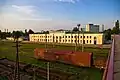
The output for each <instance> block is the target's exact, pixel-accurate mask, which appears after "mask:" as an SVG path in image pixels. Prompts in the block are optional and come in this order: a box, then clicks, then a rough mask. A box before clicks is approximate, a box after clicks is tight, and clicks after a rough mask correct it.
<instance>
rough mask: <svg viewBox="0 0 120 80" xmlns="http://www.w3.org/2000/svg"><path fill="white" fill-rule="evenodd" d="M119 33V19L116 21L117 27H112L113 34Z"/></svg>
mask: <svg viewBox="0 0 120 80" xmlns="http://www.w3.org/2000/svg"><path fill="white" fill-rule="evenodd" d="M119 33H120V29H119V20H117V21H116V22H115V27H113V29H112V34H119Z"/></svg>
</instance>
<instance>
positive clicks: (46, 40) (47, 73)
mask: <svg viewBox="0 0 120 80" xmlns="http://www.w3.org/2000/svg"><path fill="white" fill-rule="evenodd" d="M45 52H47V34H45ZM47 80H49V62H47Z"/></svg>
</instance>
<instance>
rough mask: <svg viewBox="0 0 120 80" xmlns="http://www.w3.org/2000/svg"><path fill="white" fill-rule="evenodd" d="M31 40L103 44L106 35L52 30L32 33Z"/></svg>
mask: <svg viewBox="0 0 120 80" xmlns="http://www.w3.org/2000/svg"><path fill="white" fill-rule="evenodd" d="M29 40H30V41H32V42H48V43H79V44H83V43H84V44H103V43H104V35H103V33H84V34H82V33H79V34H78V33H76V34H75V33H73V34H72V33H66V32H50V33H49V34H30V35H29Z"/></svg>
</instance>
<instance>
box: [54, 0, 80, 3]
mask: <svg viewBox="0 0 120 80" xmlns="http://www.w3.org/2000/svg"><path fill="white" fill-rule="evenodd" d="M54 1H59V2H67V3H76V2H78V1H79V0H54Z"/></svg>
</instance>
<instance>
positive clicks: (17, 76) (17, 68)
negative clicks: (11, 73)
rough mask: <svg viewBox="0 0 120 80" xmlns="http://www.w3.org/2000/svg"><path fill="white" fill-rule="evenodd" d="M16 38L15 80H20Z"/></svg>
mask: <svg viewBox="0 0 120 80" xmlns="http://www.w3.org/2000/svg"><path fill="white" fill-rule="evenodd" d="M18 47H19V45H18V38H17V39H16V65H15V80H20V75H19V55H18Z"/></svg>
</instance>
